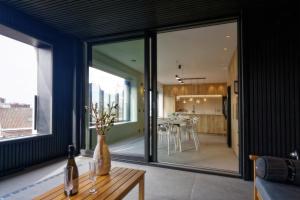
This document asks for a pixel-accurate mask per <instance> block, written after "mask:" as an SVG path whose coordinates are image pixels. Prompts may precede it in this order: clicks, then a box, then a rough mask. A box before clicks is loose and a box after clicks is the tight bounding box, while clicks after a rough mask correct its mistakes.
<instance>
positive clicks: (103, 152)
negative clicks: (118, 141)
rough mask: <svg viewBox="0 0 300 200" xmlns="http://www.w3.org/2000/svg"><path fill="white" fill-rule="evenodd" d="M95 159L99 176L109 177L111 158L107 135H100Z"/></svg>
mask: <svg viewBox="0 0 300 200" xmlns="http://www.w3.org/2000/svg"><path fill="white" fill-rule="evenodd" d="M93 159H94V160H96V162H97V169H96V171H97V175H98V176H102V175H107V174H108V173H109V171H110V168H111V158H110V152H109V149H108V145H107V144H106V141H105V135H98V137H97V145H96V148H95V150H94V156H93Z"/></svg>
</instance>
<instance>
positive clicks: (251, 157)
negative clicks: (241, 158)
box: [249, 155, 258, 161]
mask: <svg viewBox="0 0 300 200" xmlns="http://www.w3.org/2000/svg"><path fill="white" fill-rule="evenodd" d="M249 158H250V160H253V161H255V160H257V158H258V156H256V155H249Z"/></svg>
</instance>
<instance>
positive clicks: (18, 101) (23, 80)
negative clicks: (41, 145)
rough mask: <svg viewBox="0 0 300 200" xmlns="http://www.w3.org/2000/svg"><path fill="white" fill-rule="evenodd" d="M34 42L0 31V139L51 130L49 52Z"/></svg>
mask: <svg viewBox="0 0 300 200" xmlns="http://www.w3.org/2000/svg"><path fill="white" fill-rule="evenodd" d="M6 30H8V28H7V29H6ZM5 33H6V35H8V34H7V33H10V30H9V31H5ZM12 35H14V36H15V35H16V34H12ZM20 35H21V33H20V34H19V36H20ZM22 36H23V35H22ZM26 37H29V36H26ZM22 38H23V39H24V37H22ZM40 44H41V43H40ZM38 45H39V44H38V43H37V45H36V46H33V45H30V44H27V43H24V42H21V41H19V40H15V39H12V38H10V37H7V36H5V35H2V34H1V33H0V55H1V59H0V141H3V140H5V139H14V138H19V137H25V136H32V135H37V134H47V133H48V134H49V133H51V114H52V113H51V111H52V51H51V50H49V49H51V48H49V46H47V45H41V46H43V47H39V46H38Z"/></svg>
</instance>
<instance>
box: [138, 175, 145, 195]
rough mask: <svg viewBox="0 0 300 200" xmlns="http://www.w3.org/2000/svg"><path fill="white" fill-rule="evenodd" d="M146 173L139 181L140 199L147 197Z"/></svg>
mask: <svg viewBox="0 0 300 200" xmlns="http://www.w3.org/2000/svg"><path fill="white" fill-rule="evenodd" d="M144 176H145V175H143V177H142V178H141V179H140V181H139V200H144V199H145V178H144Z"/></svg>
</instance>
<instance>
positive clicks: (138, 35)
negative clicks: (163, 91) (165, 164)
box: [81, 32, 156, 163]
mask: <svg viewBox="0 0 300 200" xmlns="http://www.w3.org/2000/svg"><path fill="white" fill-rule="evenodd" d="M153 37H154V35H153V34H151V33H150V32H134V33H128V34H121V35H112V36H107V37H101V38H94V39H91V40H87V41H86V42H85V54H86V59H85V67H84V73H83V76H84V78H83V80H84V89H83V94H84V95H83V96H84V101H83V102H84V103H83V104H84V105H83V107H84V108H85V107H86V106H87V105H88V97H87V92H88V79H89V73H88V70H89V66H91V65H92V47H93V46H94V45H98V44H106V43H113V42H122V41H130V40H137V39H144V55H145V56H144V91H145V93H144V94H145V95H144V98H145V100H144V116H145V120H144V129H145V130H144V134H145V138H144V141H145V145H144V146H145V149H144V152H145V153H144V157H142V156H134V155H132V156H131V155H120V154H112V158H113V159H114V160H120V161H131V162H138V163H143V162H144V163H149V162H152V161H153V154H152V153H151V152H150V150H151V147H150V138H151V136H150V134H151V133H150V125H151V124H152V123H153V120H151V119H150V104H151V106H153V103H151V102H150V94H149V93H150V91H151V90H152V86H151V83H153V81H152V80H150V78H149V77H150V73H151V67H152V66H151V63H152V62H153V59H150V56H151V54H152V51H151V53H150V47H151V46H152V45H153V44H150V42H151V43H153V41H156V40H155V39H153ZM154 38H155V37H154ZM151 77H153V76H151ZM152 102H153V101H152ZM84 113H85V114H84V117H83V121H84V122H83V123H82V128H81V131H82V134H81V149H82V150H81V152H82V154H85V155H89V156H90V155H91V154H92V151H87V150H85V149H87V148H88V149H91V136H90V133H89V131H87V128H88V127H86V124H87V122H88V116H87V115H88V112H87V110H86V109H85V112H84ZM152 113H153V112H152ZM87 132H88V133H89V134H88V136H86V133H87ZM86 140H89V141H88V143H89V147H86ZM151 143H152V144H153V142H151ZM152 149H153V148H152Z"/></svg>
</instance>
